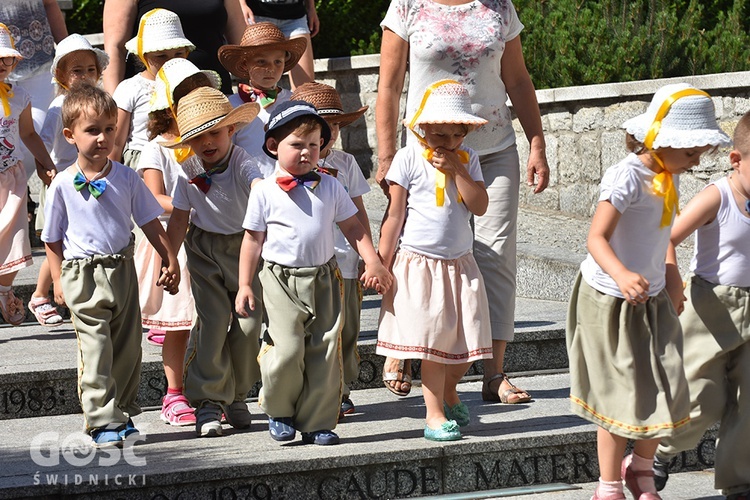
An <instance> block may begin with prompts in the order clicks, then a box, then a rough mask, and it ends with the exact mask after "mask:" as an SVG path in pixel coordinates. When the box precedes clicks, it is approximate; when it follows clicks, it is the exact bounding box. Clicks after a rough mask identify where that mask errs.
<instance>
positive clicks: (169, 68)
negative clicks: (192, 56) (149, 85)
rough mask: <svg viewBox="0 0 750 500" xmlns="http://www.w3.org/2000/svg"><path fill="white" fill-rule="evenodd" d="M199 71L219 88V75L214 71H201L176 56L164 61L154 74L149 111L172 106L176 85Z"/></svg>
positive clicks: (213, 85)
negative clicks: (154, 81) (152, 95)
mask: <svg viewBox="0 0 750 500" xmlns="http://www.w3.org/2000/svg"><path fill="white" fill-rule="evenodd" d="M199 73H203V74H204V75H206V77H207V78H208V81H209V82H210V83H211V86H212V87H213V88H215V89H219V88H221V77H220V76H219V74H218V73H217V72H216V71H211V70H205V71H201V70H199V69H198V67H197V66H196V65H195V64H193V63H191V62H190V61H188V60H187V59H180V58H176V59H170V60H169V61H167V62H165V63H164V65H163V66H162V67H161V69H160V70H159V72H158V73H157V74H156V85H155V89H154V98H153V100H152V102H151V109H150V111H159V110H161V109H167V108H172V107H173V103H174V91H175V89H176V88H177V86H178V85H179V84H181V83H182V82H184V81H185V80H186V79H188V78H189V77H191V76H193V75H197V74H199Z"/></svg>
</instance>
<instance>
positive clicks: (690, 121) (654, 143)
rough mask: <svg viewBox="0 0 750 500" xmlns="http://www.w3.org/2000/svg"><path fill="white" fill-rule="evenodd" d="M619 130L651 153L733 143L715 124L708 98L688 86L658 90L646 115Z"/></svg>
mask: <svg viewBox="0 0 750 500" xmlns="http://www.w3.org/2000/svg"><path fill="white" fill-rule="evenodd" d="M622 128H624V129H625V130H626V131H627V132H628V133H629V134H631V135H632V136H633V137H635V139H636V140H637V141H638V142H641V143H643V144H644V145H645V146H646V147H647V148H648V149H651V150H654V149H659V148H677V149H687V148H696V147H702V146H727V145H729V144H731V143H732V141H731V139H730V138H729V136H728V135H727V134H726V133H724V131H723V130H721V129H720V128H719V125H718V123H717V122H716V112H715V111H714V103H713V101H712V100H711V96H709V95H708V94H707V93H706V92H703V91H702V90H698V89H696V88H695V87H693V86H691V85H688V84H687V83H676V84H672V85H665V86H664V87H662V88H660V89H659V90H657V91H656V93H655V94H654V97H653V99H651V104H649V105H648V109H647V110H646V112H645V113H643V114H641V115H638V116H636V117H635V118H631V119H630V120H628V121H626V122H625V123H623V124H622Z"/></svg>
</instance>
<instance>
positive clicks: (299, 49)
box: [219, 22, 307, 78]
mask: <svg viewBox="0 0 750 500" xmlns="http://www.w3.org/2000/svg"><path fill="white" fill-rule="evenodd" d="M306 48H307V40H306V39H305V38H302V37H300V38H292V39H289V38H287V37H285V36H284V33H282V32H281V30H280V29H279V28H278V27H277V26H276V25H275V24H273V23H265V22H264V23H255V24H251V25H249V26H248V27H247V28H245V32H244V33H243V34H242V40H240V44H239V45H224V46H223V47H220V48H219V61H220V62H221V64H222V66H224V67H225V68H226V69H227V70H228V71H229V72H230V73H232V74H233V75H234V76H236V77H238V78H247V75H248V69H247V67H246V66H245V58H247V57H250V56H252V55H254V54H256V53H263V52H267V51H269V50H284V51H286V54H287V58H286V62H285V63H284V73H286V72H287V71H289V70H290V69H292V68H293V67H295V66H296V65H297V63H298V62H299V60H300V58H301V57H302V54H304V52H305V49H306Z"/></svg>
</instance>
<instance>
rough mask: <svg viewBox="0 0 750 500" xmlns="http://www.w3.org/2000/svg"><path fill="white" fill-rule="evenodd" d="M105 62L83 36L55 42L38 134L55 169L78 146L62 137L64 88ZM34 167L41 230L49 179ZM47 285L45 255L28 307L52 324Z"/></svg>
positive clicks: (57, 319)
mask: <svg viewBox="0 0 750 500" xmlns="http://www.w3.org/2000/svg"><path fill="white" fill-rule="evenodd" d="M108 64H109V56H108V55H107V54H106V52H104V51H103V50H99V49H95V48H94V47H92V46H91V44H90V43H89V41H88V40H86V38H84V37H83V36H81V35H79V34H73V35H70V36H68V37H66V38H64V39H63V40H61V41H60V43H59V44H57V48H56V49H55V58H54V59H53V60H52V67H51V68H50V72H51V73H52V82H53V83H54V84H56V85H57V89H58V95H57V97H55V99H54V100H53V101H52V103H50V105H49V109H48V110H47V115H46V116H45V118H44V125H42V130H41V131H40V132H39V136H40V137H41V138H42V141H43V142H44V145H45V147H46V148H47V151H49V154H50V157H51V158H52V161H53V162H54V163H55V169H56V170H58V171H59V170H65V169H66V168H68V167H69V166H71V165H72V164H74V163H75V162H76V160H77V159H78V150H76V147H75V146H74V145H72V144H69V143H68V141H66V140H65V137H64V136H63V133H62V131H63V124H62V112H61V110H62V104H63V102H64V101H65V96H66V95H67V93H68V89H70V87H72V86H73V85H75V84H76V83H80V82H85V83H89V84H91V85H96V84H97V83H98V82H99V78H100V77H101V76H102V71H104V69H105V68H106V67H107V65H108ZM37 170H38V171H37V173H38V174H39V178H40V179H42V183H43V185H42V188H41V189H40V190H39V209H38V210H37V215H36V222H35V226H36V231H37V233H38V234H42V229H43V228H44V204H45V199H46V193H47V186H49V183H50V179H49V176H47V175H45V173H44V172H43V171H39V167H38V166H37ZM51 286H52V275H51V274H50V271H49V264H48V263H47V259H44V262H42V265H41V267H40V268H39V277H38V278H37V282H36V290H34V293H33V294H32V295H31V300H29V310H30V311H31V312H32V313H34V316H35V317H36V319H37V321H38V322H39V324H40V325H42V326H55V325H59V324H60V323H62V321H63V319H62V316H60V313H59V312H58V311H57V309H56V308H55V306H54V304H52V302H51V301H50V299H49V297H48V294H49V289H50V287H51Z"/></svg>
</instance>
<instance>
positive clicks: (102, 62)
mask: <svg viewBox="0 0 750 500" xmlns="http://www.w3.org/2000/svg"><path fill="white" fill-rule="evenodd" d="M79 50H90V51H91V52H93V53H94V56H95V57H96V62H97V64H98V65H99V71H104V69H105V68H106V67H107V66H108V65H109V56H108V55H107V53H106V52H104V51H103V50H100V49H95V48H94V47H92V46H91V44H90V43H89V41H88V40H86V38H85V37H84V36H83V35H79V34H78V33H73V34H72V35H70V36H67V37H65V38H63V39H62V40H60V43H58V44H57V47H56V48H55V58H54V59H53V60H52V67H51V68H50V73H52V83H57V80H56V79H55V75H56V72H57V66H58V65H59V64H60V61H61V60H62V58H63V57H65V56H67V55H68V54H71V53H73V52H78V51H79Z"/></svg>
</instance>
